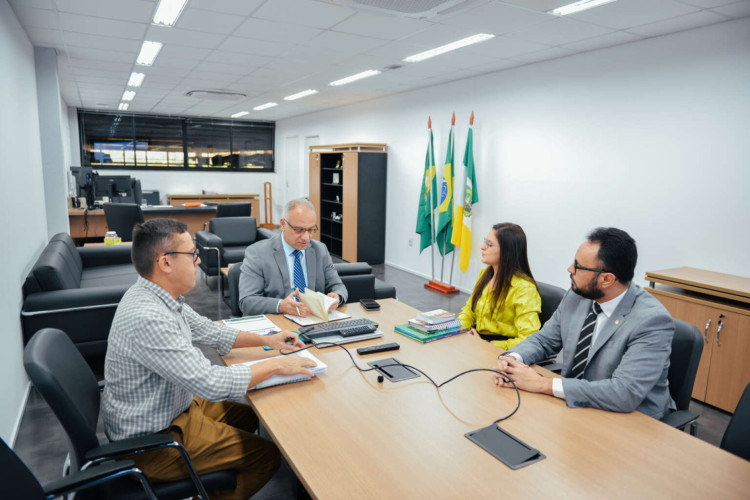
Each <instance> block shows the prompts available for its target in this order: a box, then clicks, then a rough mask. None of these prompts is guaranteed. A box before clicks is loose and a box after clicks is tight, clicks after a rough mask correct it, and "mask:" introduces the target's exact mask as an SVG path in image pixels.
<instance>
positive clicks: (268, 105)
mask: <svg viewBox="0 0 750 500" xmlns="http://www.w3.org/2000/svg"><path fill="white" fill-rule="evenodd" d="M274 106H278V104H276V103H275V102H267V103H265V104H261V105H260V106H255V107H254V108H253V111H263V110H264V109H268V108H272V107H274Z"/></svg>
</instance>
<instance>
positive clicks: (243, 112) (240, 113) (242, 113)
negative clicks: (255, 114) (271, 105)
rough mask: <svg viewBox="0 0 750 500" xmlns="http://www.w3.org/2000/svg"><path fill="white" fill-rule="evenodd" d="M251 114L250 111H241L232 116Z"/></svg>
mask: <svg viewBox="0 0 750 500" xmlns="http://www.w3.org/2000/svg"><path fill="white" fill-rule="evenodd" d="M248 114H250V112H249V111H240V112H239V113H235V114H233V115H232V118H239V117H240V116H245V115H248Z"/></svg>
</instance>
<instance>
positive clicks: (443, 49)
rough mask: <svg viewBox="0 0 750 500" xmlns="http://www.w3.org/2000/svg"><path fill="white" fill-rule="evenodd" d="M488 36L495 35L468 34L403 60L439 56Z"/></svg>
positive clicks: (414, 60)
mask: <svg viewBox="0 0 750 500" xmlns="http://www.w3.org/2000/svg"><path fill="white" fill-rule="evenodd" d="M490 38H495V35H488V34H487V33H479V34H477V35H474V36H470V37H468V38H462V39H461V40H456V41H455V42H451V43H448V44H446V45H442V46H440V47H438V48H436V49H430V50H427V51H425V52H420V53H419V54H414V55H413V56H409V57H407V58H406V59H404V61H406V62H419V61H424V60H425V59H429V58H431V57H435V56H439V55H440V54H445V53H446V52H450V51H451V50H456V49H460V48H461V47H466V46H467V45H473V44H475V43H479V42H484V41H485V40H489V39H490Z"/></svg>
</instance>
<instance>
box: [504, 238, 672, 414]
mask: <svg viewBox="0 0 750 500" xmlns="http://www.w3.org/2000/svg"><path fill="white" fill-rule="evenodd" d="M637 259H638V251H637V249H636V245H635V241H634V240H633V238H631V237H630V235H628V233H626V232H625V231H622V230H620V229H616V228H598V229H595V230H594V231H593V232H592V233H591V234H589V236H588V239H587V241H585V242H584V243H583V244H582V245H581V246H580V247H579V248H578V252H576V256H575V260H574V261H573V264H571V266H570V267H569V268H568V272H569V273H570V283H571V289H570V290H569V291H568V292H567V293H566V294H565V296H564V297H563V300H562V302H561V303H560V306H559V307H558V308H557V311H555V313H554V315H553V316H552V318H550V320H549V321H547V323H545V324H544V326H543V327H542V329H541V330H539V331H538V332H537V333H534V334H533V335H531V336H530V337H528V338H527V339H526V340H524V341H523V342H521V343H520V344H518V345H517V346H515V347H514V348H512V349H510V350H508V351H507V352H506V353H504V354H502V355H500V357H499V358H498V361H497V365H496V369H497V370H498V371H502V372H504V373H505V374H507V376H508V377H509V378H510V379H512V380H513V381H514V382H515V383H516V385H517V386H518V388H519V389H522V390H525V391H529V392H540V393H544V394H549V395H554V396H556V397H559V398H564V399H565V402H566V403H567V405H568V406H569V407H572V408H580V407H592V408H599V409H602V410H610V411H617V412H631V411H633V410H638V411H641V412H643V413H645V414H646V415H649V416H651V417H654V418H657V419H658V418H661V417H663V416H664V415H665V414H666V413H667V412H668V411H669V410H670V409H674V408H675V406H674V401H672V398H671V397H670V395H669V384H668V382H667V371H668V369H669V355H670V353H671V350H672V336H673V335H674V322H673V321H672V318H671V316H670V315H669V313H668V312H667V310H666V309H665V308H664V307H663V306H662V305H661V303H660V302H659V301H658V300H656V299H655V298H654V297H653V296H652V295H651V294H649V293H648V292H646V291H644V290H643V289H642V288H641V287H639V286H638V285H635V284H633V283H631V281H632V279H633V272H634V270H635V264H636V261H637ZM571 292H572V293H571ZM560 350H562V352H563V367H562V372H561V373H562V375H563V376H564V377H567V378H565V379H559V378H556V379H553V378H548V377H542V376H540V375H538V374H537V373H536V372H535V371H534V370H532V369H531V368H529V365H532V364H534V363H536V362H538V361H541V360H544V359H547V358H549V357H550V356H553V355H555V354H557V353H558V352H559V351H560ZM495 383H496V384H497V385H499V386H501V387H512V385H511V384H510V382H508V381H507V379H505V378H504V377H503V376H501V375H495Z"/></svg>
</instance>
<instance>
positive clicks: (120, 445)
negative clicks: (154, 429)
mask: <svg viewBox="0 0 750 500" xmlns="http://www.w3.org/2000/svg"><path fill="white" fill-rule="evenodd" d="M172 443H174V436H172V435H171V434H149V435H148V436H140V437H135V438H130V439H123V440H122V441H112V442H110V443H106V444H103V445H100V446H97V447H96V448H92V449H90V450H89V451H88V452H87V453H86V455H85V458H86V460H89V461H92V462H96V461H100V460H109V459H113V458H118V457H124V456H129V455H136V454H138V453H144V452H147V451H151V450H158V449H160V448H164V447H166V446H168V445H170V444H172Z"/></svg>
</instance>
